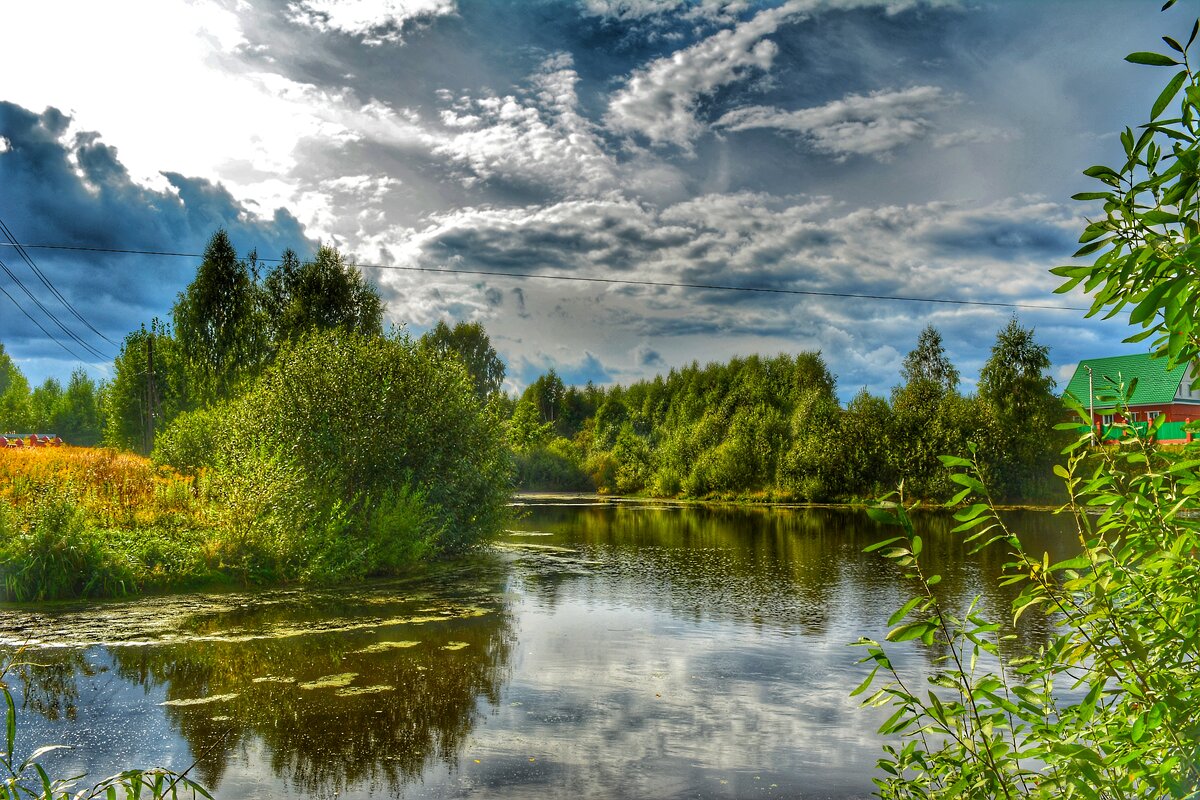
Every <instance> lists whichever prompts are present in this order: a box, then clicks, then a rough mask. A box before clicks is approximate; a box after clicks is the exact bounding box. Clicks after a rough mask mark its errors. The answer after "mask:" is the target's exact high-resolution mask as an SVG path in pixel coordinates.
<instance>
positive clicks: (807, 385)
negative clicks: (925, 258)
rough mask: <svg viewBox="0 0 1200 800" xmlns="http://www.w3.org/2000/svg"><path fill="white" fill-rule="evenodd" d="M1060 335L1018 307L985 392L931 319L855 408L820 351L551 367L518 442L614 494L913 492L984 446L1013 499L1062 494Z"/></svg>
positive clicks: (560, 473)
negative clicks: (602, 379) (660, 368)
mask: <svg viewBox="0 0 1200 800" xmlns="http://www.w3.org/2000/svg"><path fill="white" fill-rule="evenodd" d="M1049 367H1050V358H1049V348H1048V347H1046V346H1045V345H1042V344H1039V343H1038V342H1037V340H1036V338H1035V336H1034V331H1033V330H1032V329H1030V328H1025V327H1023V326H1022V325H1021V324H1020V323H1019V321H1018V320H1017V319H1016V318H1013V319H1011V320H1010V321H1009V322H1008V324H1007V325H1006V326H1005V327H1004V328H1002V329H1001V330H1000V331H999V332H998V333H997V336H996V341H995V344H994V345H993V347H992V351H991V355H990V357H989V359H988V361H987V363H986V364H985V365H984V367H983V369H982V371H981V373H980V380H979V385H978V391H977V392H976V393H975V394H971V395H964V394H962V393H961V392H960V391H959V383H960V379H959V372H958V370H957V368H956V367H955V366H954V365H953V364H952V363H951V361H950V359H949V358H948V356H947V355H946V352H945V348H944V346H943V343H942V337H941V334H940V333H939V332H938V330H937V329H936V328H934V327H932V326H930V327H927V328H925V329H924V330H923V331H922V332H921V333H920V335H919V337H918V340H917V344H916V347H915V348H914V349H913V350H912V352H910V353H909V354H908V355H907V356H906V357H905V359H904V362H903V366H902V370H901V375H902V378H903V381H902V382H901V383H900V384H899V385H897V386H896V387H895V388H894V389H893V390H892V392H891V396H890V397H889V398H884V397H879V396H875V395H871V394H870V393H868V392H867V391H866V390H863V391H861V392H859V393H858V394H857V395H856V396H855V397H854V398H853V399H852V400H851V401H850V402H849V403H847V404H846V405H845V406H844V407H843V406H842V405H841V404H840V403H839V401H838V398H837V393H836V389H837V379H836V377H835V376H834V375H833V374H832V373H831V372H830V371H829V368H828V366H827V365H826V364H825V361H824V359H823V358H822V357H821V355H820V353H813V352H807V353H799V354H797V355H778V356H774V357H762V356H749V357H746V358H735V359H733V360H731V361H729V362H727V363H724V364H708V365H707V366H703V367H702V366H700V365H699V364H697V363H692V364H691V365H689V366H685V367H683V368H681V369H673V370H671V371H670V372H669V373H668V374H667V375H666V376H661V375H660V376H658V377H656V378H654V379H653V380H646V381H639V382H636V383H633V384H631V385H629V386H614V387H611V388H598V387H595V386H593V385H591V384H588V385H587V386H585V387H583V388H578V387H566V386H564V385H563V383H562V380H561V379H560V378H559V377H558V376H557V375H556V374H555V373H554V371H553V370H552V371H550V372H549V373H547V374H546V375H544V376H542V377H541V378H539V379H538V380H537V381H535V382H534V383H533V384H531V385H530V386H529V387H528V388H527V389H526V390H525V391H524V393H523V394H522V395H521V396H520V398H519V399H518V400H517V401H515V402H514V403H513V404H512V411H511V414H510V421H509V442H510V446H511V447H512V448H513V451H514V453H515V459H516V464H517V468H518V477H519V480H520V482H521V485H522V486H523V487H525V488H528V489H598V490H600V491H604V492H613V493H618V494H635V493H646V494H651V495H655V496H666V497H674V496H682V497H694V498H704V497H754V496H757V497H765V498H772V499H781V500H800V501H807V502H836V501H846V500H856V499H864V498H869V497H873V496H876V495H878V494H881V493H883V492H887V491H890V490H891V489H893V488H895V486H896V485H897V484H899V483H900V481H901V480H903V482H904V490H905V494H906V495H908V496H909V497H911V498H914V499H929V500H937V499H944V498H946V497H949V496H950V495H952V494H953V493H954V491H955V488H956V487H955V485H954V484H953V483H952V482H951V481H950V479H949V477H948V475H947V473H946V471H945V470H944V469H943V467H942V465H941V462H940V461H939V459H938V457H939V456H940V455H942V454H945V453H958V452H965V450H966V446H967V443H968V442H973V443H975V444H976V445H977V446H978V447H979V452H980V453H981V458H982V460H983V463H984V465H985V469H986V470H987V475H988V478H989V482H990V485H991V486H992V487H993V490H994V491H995V492H996V494H997V496H998V497H1000V498H1003V499H1007V500H1013V501H1016V500H1049V499H1054V498H1055V497H1057V493H1058V492H1060V491H1061V487H1058V486H1056V481H1055V480H1054V478H1053V475H1052V468H1053V465H1054V463H1055V462H1056V459H1057V457H1058V454H1059V452H1060V450H1061V448H1062V446H1063V442H1061V441H1059V440H1058V439H1057V438H1056V437H1055V436H1054V435H1052V434H1049V433H1048V431H1049V429H1050V428H1051V427H1052V426H1053V425H1054V424H1055V423H1056V422H1059V421H1060V418H1061V417H1062V415H1063V407H1062V404H1061V401H1060V400H1059V399H1058V397H1057V396H1056V395H1055V393H1054V381H1053V380H1052V379H1051V378H1050V377H1049V375H1048V374H1047V371H1048V370H1049Z"/></svg>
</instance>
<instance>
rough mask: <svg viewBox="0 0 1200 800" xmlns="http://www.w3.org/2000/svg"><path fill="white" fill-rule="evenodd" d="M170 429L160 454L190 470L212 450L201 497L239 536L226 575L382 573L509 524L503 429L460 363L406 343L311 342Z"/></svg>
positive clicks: (339, 336) (320, 336) (328, 337)
mask: <svg viewBox="0 0 1200 800" xmlns="http://www.w3.org/2000/svg"><path fill="white" fill-rule="evenodd" d="M197 423H203V425H199V426H198V425H197ZM179 424H180V425H181V426H183V427H180V428H172V429H171V430H169V431H168V432H166V433H165V434H164V436H163V440H164V447H163V450H162V451H161V453H160V455H161V457H162V458H163V459H164V460H165V461H167V462H168V463H172V464H173V465H174V466H177V467H180V468H192V467H194V466H196V465H195V464H194V463H193V462H195V461H196V459H197V454H199V453H201V452H203V451H204V450H205V449H206V448H211V450H210V452H209V455H208V457H207V460H206V463H205V464H203V466H206V467H208V468H209V472H210V476H209V482H210V484H211V486H210V491H211V492H213V494H214V496H215V497H217V498H218V499H220V500H221V501H222V502H223V504H224V505H225V507H226V508H227V509H228V514H229V518H228V519H227V521H226V526H227V528H228V530H229V531H230V536H231V537H233V538H236V539H237V541H235V542H231V543H230V544H231V546H230V547H229V548H228V550H227V557H228V558H229V559H230V560H231V561H232V562H234V563H232V564H229V565H228V566H232V567H234V568H235V569H240V570H244V571H246V572H247V573H248V574H251V573H255V572H262V573H264V575H263V577H266V576H273V577H281V578H293V577H309V578H326V579H334V578H337V577H342V576H346V575H351V576H355V575H367V574H377V573H384V572H391V571H394V570H396V569H398V568H400V567H402V566H403V565H404V564H406V563H410V562H411V561H413V560H416V559H418V558H422V557H429V556H435V555H439V554H443V553H452V552H461V551H463V550H465V549H468V548H470V547H472V546H473V545H475V544H477V543H479V542H481V541H484V540H486V539H487V538H489V537H490V536H492V535H493V534H495V533H496V532H497V531H499V530H500V529H501V528H503V527H504V525H505V523H506V521H507V520H508V517H509V509H508V504H507V501H508V498H509V493H510V490H511V475H510V470H511V464H510V460H509V457H508V453H507V451H506V449H505V446H504V441H503V426H502V425H501V424H500V422H499V421H498V420H497V419H495V418H494V415H493V413H492V412H491V411H489V409H488V407H487V406H485V405H483V404H482V403H481V401H480V400H479V399H478V398H477V397H476V395H475V394H474V391H473V385H472V383H471V380H470V377H469V376H468V375H467V373H466V370H465V369H464V368H463V366H462V364H461V363H460V362H459V361H458V360H457V359H454V358H451V357H448V356H441V355H439V354H437V353H436V352H430V351H428V350H421V349H419V348H417V347H416V346H415V345H414V344H413V343H412V342H411V341H410V340H409V339H408V338H407V337H403V336H395V337H387V338H385V337H377V336H365V335H361V334H355V333H347V332H345V331H336V330H335V331H328V332H316V333H312V334H309V335H308V336H305V337H303V338H301V339H299V340H298V341H297V342H295V343H294V344H292V345H291V346H289V347H287V348H285V349H284V350H283V351H282V352H281V353H280V354H279V355H278V357H277V358H276V360H275V362H274V363H273V364H272V365H271V366H270V367H269V368H268V369H267V370H266V371H265V373H264V374H263V375H262V377H261V378H259V380H258V381H256V382H255V384H254V385H253V386H252V387H251V388H250V389H249V391H248V392H247V393H246V394H244V395H243V396H241V397H240V398H237V399H236V400H234V401H232V402H231V403H230V404H229V405H228V406H227V407H226V408H224V409H223V410H222V412H221V413H219V414H209V415H194V416H192V415H189V416H185V417H183V418H181V420H180V421H179ZM213 439H215V441H211V440H213ZM210 441H211V444H210ZM176 461H178V462H179V463H175V462H176Z"/></svg>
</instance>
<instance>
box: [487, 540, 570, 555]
mask: <svg viewBox="0 0 1200 800" xmlns="http://www.w3.org/2000/svg"><path fill="white" fill-rule="evenodd" d="M492 547H495V548H497V549H499V550H514V551H516V552H521V551H523V550H532V551H534V552H537V553H566V554H569V555H577V554H578V553H579V551H578V550H575V549H574V548H571V547H559V546H558V545H555V544H534V543H533V542H496V543H495V544H493V545H492Z"/></svg>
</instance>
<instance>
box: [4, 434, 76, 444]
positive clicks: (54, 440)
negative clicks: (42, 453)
mask: <svg viewBox="0 0 1200 800" xmlns="http://www.w3.org/2000/svg"><path fill="white" fill-rule="evenodd" d="M62 445H63V440H62V439H61V438H59V437H58V436H57V435H56V434H53V433H5V434H0V447H62Z"/></svg>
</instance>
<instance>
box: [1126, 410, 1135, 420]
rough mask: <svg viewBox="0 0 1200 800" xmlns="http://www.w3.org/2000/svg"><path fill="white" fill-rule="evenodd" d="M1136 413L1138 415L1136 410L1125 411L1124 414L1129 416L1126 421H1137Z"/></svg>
mask: <svg viewBox="0 0 1200 800" xmlns="http://www.w3.org/2000/svg"><path fill="white" fill-rule="evenodd" d="M1137 415H1138V412H1136V411H1128V412H1126V413H1125V416H1127V417H1128V418H1129V419H1127V420H1126V422H1137Z"/></svg>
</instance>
